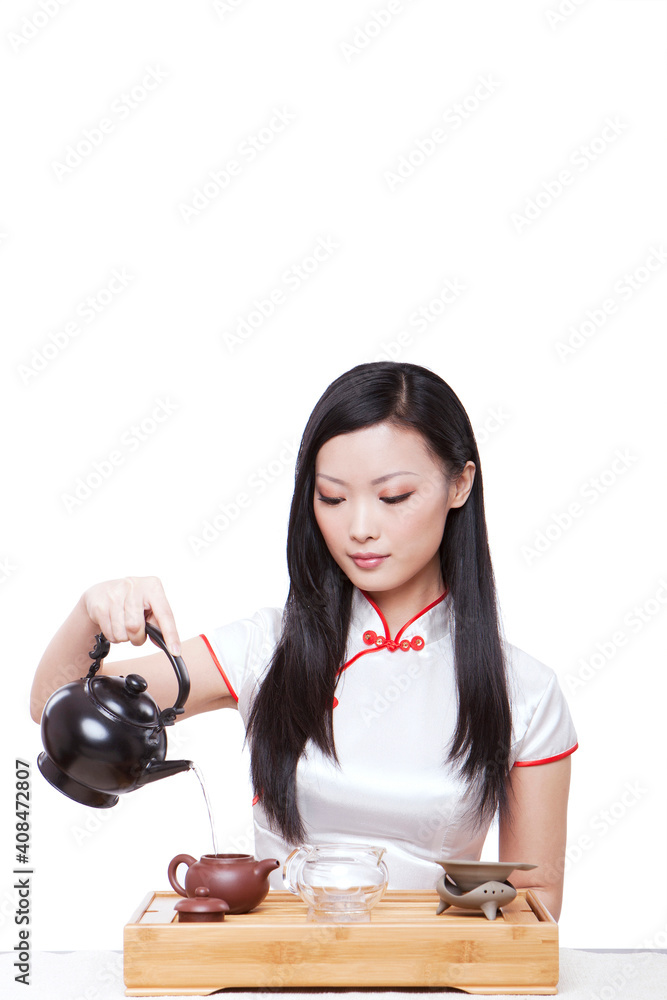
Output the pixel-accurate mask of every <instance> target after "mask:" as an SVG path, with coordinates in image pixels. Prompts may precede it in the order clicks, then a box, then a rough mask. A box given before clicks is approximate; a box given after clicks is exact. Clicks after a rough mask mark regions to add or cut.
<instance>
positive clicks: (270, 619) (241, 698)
mask: <svg viewBox="0 0 667 1000" xmlns="http://www.w3.org/2000/svg"><path fill="white" fill-rule="evenodd" d="M281 627H282V610H281V609H280V608H261V609H260V610H259V611H257V612H255V614H254V615H252V617H250V618H241V619H239V620H238V621H235V622H230V624H228V625H221V626H219V627H218V628H212V629H208V630H207V631H206V632H202V633H200V634H201V638H202V639H203V640H204V642H205V643H206V646H207V648H208V651H209V653H210V654H211V657H212V658H213V661H214V663H215V665H216V667H217V668H218V670H219V671H220V674H221V676H222V678H223V680H224V681H225V683H226V685H227V687H228V688H229V690H230V692H231V694H232V697H233V698H234V700H235V701H236V702H237V704H238V708H239V712H240V713H241V716H242V718H243V720H244V722H245V721H246V719H247V715H248V713H249V711H250V707H251V704H252V698H253V695H254V692H255V689H256V687H257V684H258V681H259V680H260V679H261V677H262V675H263V674H264V672H265V671H266V668H267V667H268V665H269V663H270V661H271V657H272V656H273V652H274V650H275V648H276V644H277V643H278V640H279V639H280V633H281Z"/></svg>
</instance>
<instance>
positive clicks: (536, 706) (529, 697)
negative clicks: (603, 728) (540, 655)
mask: <svg viewBox="0 0 667 1000" xmlns="http://www.w3.org/2000/svg"><path fill="white" fill-rule="evenodd" d="M512 650H513V659H514V665H515V668H516V674H515V687H514V699H513V705H512V717H513V719H512V729H513V743H512V751H511V757H510V759H511V762H512V763H513V765H514V767H530V766H532V765H535V764H549V763H551V762H552V761H555V760H560V759H561V758H563V757H567V756H569V755H570V754H571V753H574V751H575V750H576V749H577V747H578V745H579V744H578V742H577V734H576V731H575V728H574V722H573V721H572V716H571V714H570V709H569V707H568V704H567V701H566V700H565V695H564V694H563V691H562V689H561V687H560V684H559V683H558V677H557V676H556V674H555V672H554V671H553V670H551V669H550V668H549V667H547V666H545V664H543V663H540V662H539V661H538V660H535V659H534V658H533V657H530V656H528V654H527V653H524V652H523V651H521V650H518V649H516V647H512Z"/></svg>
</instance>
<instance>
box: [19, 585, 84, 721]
mask: <svg viewBox="0 0 667 1000" xmlns="http://www.w3.org/2000/svg"><path fill="white" fill-rule="evenodd" d="M99 631H100V628H99V625H96V624H95V622H93V621H91V619H90V618H89V616H88V614H87V613H86V610H85V608H84V604H83V598H80V599H79V600H78V601H77V603H76V605H75V606H74V608H73V610H72V612H71V614H70V615H69V617H68V618H67V619H66V620H65V621H64V622H63V624H62V625H61V627H60V628H59V629H58V631H57V632H56V634H55V635H54V637H53V639H51V642H50V643H49V645H48V646H47V647H46V649H45V651H44V654H43V656H42V658H41V660H40V661H39V665H38V667H37V670H36V672H35V677H34V680H33V683H32V690H31V692H30V715H31V716H32V718H33V719H34V721H35V722H39V721H40V719H41V717H42V710H43V708H44V705H45V703H46V701H47V699H48V698H49V696H50V695H51V694H52V693H53V692H54V691H55V690H56V689H57V688H59V687H61V686H62V685H63V684H69V683H70V681H75V680H78V679H79V678H80V677H83V676H85V674H87V673H88V669H89V667H90V663H91V660H90V657H89V656H88V653H89V651H90V650H91V649H92V648H93V647H94V645H95V635H96V634H97V633H98V632H99Z"/></svg>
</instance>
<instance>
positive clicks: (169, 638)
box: [144, 577, 181, 656]
mask: <svg viewBox="0 0 667 1000" xmlns="http://www.w3.org/2000/svg"><path fill="white" fill-rule="evenodd" d="M147 596H148V597H149V602H146V599H145V598H144V609H145V610H146V611H150V612H151V614H150V615H149V616H148V621H151V619H152V621H153V622H154V624H156V625H157V627H158V628H159V629H160V631H161V632H162V635H163V637H164V641H165V643H166V644H167V649H169V651H170V652H171V653H172V654H173V655H174V656H180V655H181V640H180V638H179V635H178V629H177V628H176V620H175V618H174V613H173V611H172V610H171V606H170V604H169V601H168V600H167V597H166V594H165V592H164V589H163V587H162V583H161V582H160V580H158V578H157V577H153V578H152V581H151V584H150V587H149V589H148V595H147Z"/></svg>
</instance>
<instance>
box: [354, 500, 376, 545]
mask: <svg viewBox="0 0 667 1000" xmlns="http://www.w3.org/2000/svg"><path fill="white" fill-rule="evenodd" d="M348 510H349V513H350V522H349V531H350V538H353V539H354V540H355V541H357V542H362V543H363V542H367V541H368V540H369V539H370V538H378V537H379V534H380V528H379V525H378V521H377V515H376V514H374V513H373V511H372V509H371V505H370V504H368V503H365V502H364V501H358V502H357V503H354V504H350V506H349V507H348Z"/></svg>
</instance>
